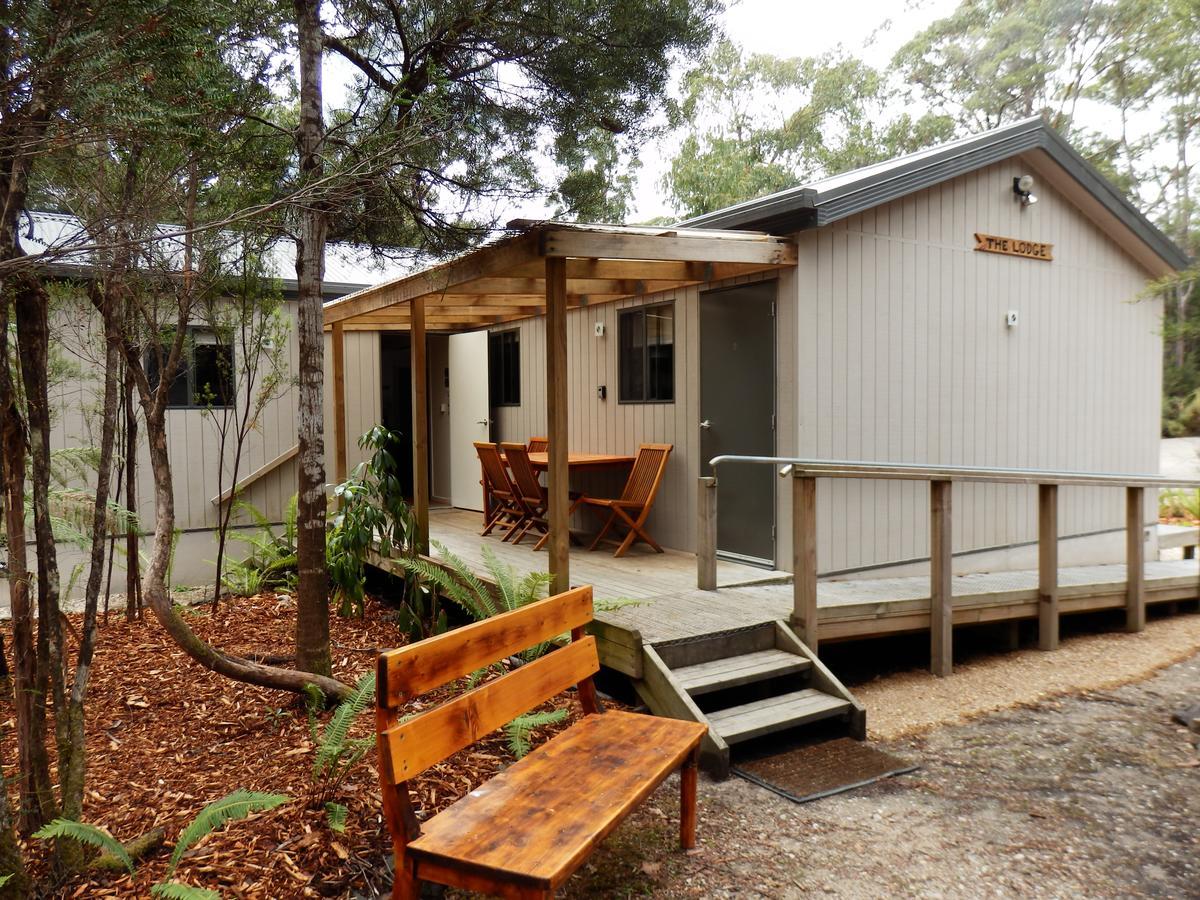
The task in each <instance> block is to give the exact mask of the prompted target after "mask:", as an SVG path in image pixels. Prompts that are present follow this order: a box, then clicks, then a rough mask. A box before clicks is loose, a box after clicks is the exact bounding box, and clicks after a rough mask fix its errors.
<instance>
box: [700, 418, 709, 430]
mask: <svg viewBox="0 0 1200 900" xmlns="http://www.w3.org/2000/svg"><path fill="white" fill-rule="evenodd" d="M700 427H701V428H712V422H711V421H709V420H708V419H705V420H704V421H703V422H701V423H700Z"/></svg>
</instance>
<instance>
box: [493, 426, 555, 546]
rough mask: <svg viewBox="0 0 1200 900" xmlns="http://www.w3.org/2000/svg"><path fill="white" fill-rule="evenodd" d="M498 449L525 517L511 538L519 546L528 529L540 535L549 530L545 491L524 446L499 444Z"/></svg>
mask: <svg viewBox="0 0 1200 900" xmlns="http://www.w3.org/2000/svg"><path fill="white" fill-rule="evenodd" d="M500 448H501V449H502V450H503V451H504V460H505V462H507V463H508V468H509V471H510V472H511V473H512V487H513V494H514V498H515V500H516V502H517V503H518V504H519V505H520V506H521V509H522V512H523V513H524V517H525V519H524V522H523V523H522V525H521V528H520V531H519V532H518V533H517V534H516V536H515V537H514V538H513V543H514V544H519V543H521V538H523V537H525V535H526V534H528V533H529V531H530V529H536V530H537V531H540V532H541V533H542V534H545V533H547V532H548V531H549V530H550V526H549V524H548V523H547V522H546V502H547V501H546V489H545V488H544V487H542V484H541V482H539V481H538V477H537V473H536V472H535V471H533V466H532V465H531V464H530V462H529V451H528V450H527V449H526V448H525V445H524V444H507V443H505V444H501V445H500ZM534 549H537V548H536V547H535V548H534Z"/></svg>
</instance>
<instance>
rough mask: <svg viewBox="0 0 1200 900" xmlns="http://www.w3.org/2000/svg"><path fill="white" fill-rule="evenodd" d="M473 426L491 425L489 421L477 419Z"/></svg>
mask: <svg viewBox="0 0 1200 900" xmlns="http://www.w3.org/2000/svg"><path fill="white" fill-rule="evenodd" d="M475 424H476V425H491V424H492V420H491V419H478V420H476V422H475Z"/></svg>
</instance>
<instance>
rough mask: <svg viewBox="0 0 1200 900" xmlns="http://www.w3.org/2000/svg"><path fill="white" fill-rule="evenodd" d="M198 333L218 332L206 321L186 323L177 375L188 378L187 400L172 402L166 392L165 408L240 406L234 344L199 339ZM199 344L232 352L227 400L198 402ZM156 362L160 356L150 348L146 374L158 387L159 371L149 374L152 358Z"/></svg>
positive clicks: (154, 385)
mask: <svg viewBox="0 0 1200 900" xmlns="http://www.w3.org/2000/svg"><path fill="white" fill-rule="evenodd" d="M198 335H211V336H215V335H216V332H215V331H214V330H213V329H211V328H206V327H204V326H203V325H189V326H187V337H186V338H185V339H184V345H183V352H182V353H181V359H180V368H179V371H178V372H176V373H175V378H176V379H180V378H182V379H185V380H186V382H187V398H188V399H187V402H186V403H172V402H171V400H170V394H169V393H168V396H167V403H166V406H165V407H164V409H167V410H172V409H192V410H206V409H211V410H219V409H237V366H236V356H235V353H234V348H233V346H232V345H230V346H225V345H223V344H221V343H220V342H218V341H216V340H211V341H198V340H197V339H196V338H197V336H198ZM199 346H210V347H218V348H221V349H224V350H225V351H226V352H228V354H229V362H230V365H229V398H228V402H227V403H196V402H195V401H196V348H197V347H199ZM163 349H164V350H169V345H164V347H163ZM152 360H153V365H155V366H157V364H158V360H157V357H156V355H155V353H154V350H153V348H147V349H146V353H145V358H144V365H145V367H146V375H147V378H149V380H150V385H151V389H152V390H153V389H155V388H156V387H157V384H158V381H159V377H158V373H157V372H156V373H155V375H154V377H150V368H151V361H152Z"/></svg>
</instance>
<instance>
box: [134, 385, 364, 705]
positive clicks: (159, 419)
mask: <svg viewBox="0 0 1200 900" xmlns="http://www.w3.org/2000/svg"><path fill="white" fill-rule="evenodd" d="M145 412H146V438H147V441H148V442H149V445H150V469H151V472H152V473H153V475H154V513H155V528H154V547H153V549H152V550H151V552H150V563H149V565H148V566H147V567H146V575H145V579H144V581H143V584H142V596H143V597H144V598H145V600H146V602H147V603H148V604H149V606H150V609H151V610H152V611H153V612H154V616H155V618H157V619H158V621H159V623H160V624H161V625H162V626H163V628H165V629H166V631H167V633H168V634H169V635H170V636H171V638H172V639H173V640H174V641H175V642H176V643H177V644H179V646H180V647H182V648H183V650H184V651H185V652H186V653H187V654H188V656H190V657H191V658H192V659H194V660H195V661H196V662H198V663H200V665H202V666H204V667H205V668H207V669H211V670H212V671H214V672H216V673H217V674H219V675H225V676H226V677H229V678H232V679H234V680H235V681H244V682H246V683H247V684H257V685H260V686H262V687H269V688H277V689H280V690H286V691H293V692H295V693H302V692H303V691H304V688H305V685H308V684H312V685H315V686H316V687H318V688H320V689H321V691H322V693H324V694H325V697H326V698H327V699H329V700H333V701H338V702H340V701H342V700H344V699H346V698H347V697H348V696H349V695H350V692H351V689H350V687H349V686H347V685H344V684H342V683H341V682H340V681H336V680H334V679H332V678H329V677H326V676H323V675H319V674H309V673H306V672H299V671H295V670H293V669H281V668H276V667H274V666H265V665H259V664H258V663H253V662H250V661H249V660H245V659H242V658H240V657H237V656H230V655H229V654H227V653H222V652H221V651H220V650H217V649H216V648H215V647H211V646H209V645H208V644H206V643H205V642H204V641H203V640H201V639H200V638H199V637H197V636H196V634H195V633H194V632H193V631H192V629H191V628H190V627H188V624H187V622H185V621H184V619H183V617H182V616H181V615H180V614H179V613H178V612H177V611H176V609H175V607H174V605H173V604H172V603H171V600H170V598H169V597H168V596H167V585H166V578H165V576H166V570H167V564H168V561H169V560H170V551H171V535H172V532H173V531H174V529H175V496H174V490H173V488H172V484H171V461H170V457H169V456H168V454H167V430H166V423H165V418H164V416H163V411H162V409H161V408H158V409H153V408H152V409H147V410H145Z"/></svg>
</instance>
